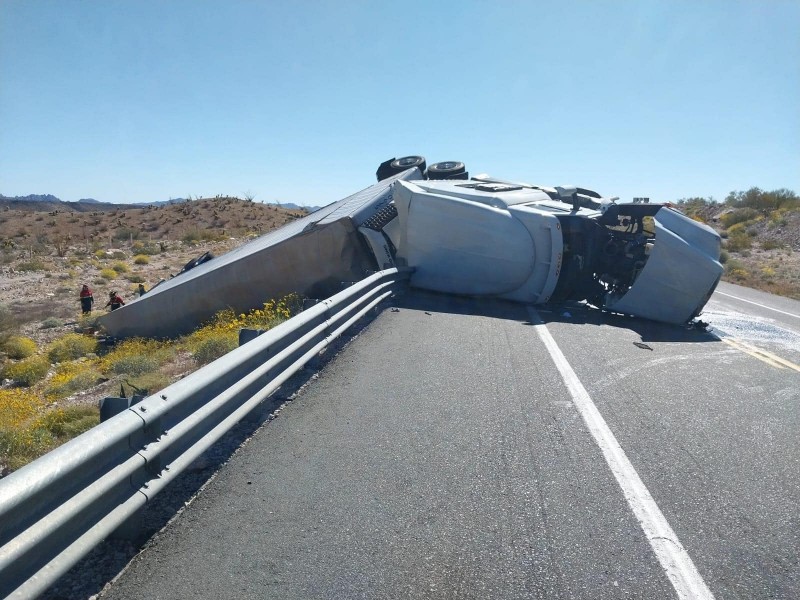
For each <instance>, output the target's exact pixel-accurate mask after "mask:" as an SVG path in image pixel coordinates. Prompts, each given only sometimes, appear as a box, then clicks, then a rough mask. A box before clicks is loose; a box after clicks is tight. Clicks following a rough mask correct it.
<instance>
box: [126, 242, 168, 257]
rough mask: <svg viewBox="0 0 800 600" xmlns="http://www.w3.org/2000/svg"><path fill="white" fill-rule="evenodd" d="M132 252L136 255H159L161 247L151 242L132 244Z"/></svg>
mask: <svg viewBox="0 0 800 600" xmlns="http://www.w3.org/2000/svg"><path fill="white" fill-rule="evenodd" d="M132 248H133V251H134V252H135V253H136V254H137V255H140V256H141V255H150V256H152V255H154V254H160V253H161V246H159V245H158V244H156V243H153V242H146V243H145V242H138V241H137V242H133V246H132Z"/></svg>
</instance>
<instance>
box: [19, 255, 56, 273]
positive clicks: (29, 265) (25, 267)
mask: <svg viewBox="0 0 800 600" xmlns="http://www.w3.org/2000/svg"><path fill="white" fill-rule="evenodd" d="M16 268H17V271H26V272H27V271H47V270H48V269H49V267H48V266H47V265H46V264H45V263H44V262H42V261H41V260H39V259H38V258H34V259H31V260H26V261H23V262H21V263H18V264H17V267H16Z"/></svg>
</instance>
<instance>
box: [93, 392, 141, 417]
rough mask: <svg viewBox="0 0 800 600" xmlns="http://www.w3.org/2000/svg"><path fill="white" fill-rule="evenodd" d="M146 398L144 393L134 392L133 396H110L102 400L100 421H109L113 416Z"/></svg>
mask: <svg viewBox="0 0 800 600" xmlns="http://www.w3.org/2000/svg"><path fill="white" fill-rule="evenodd" d="M142 400H144V395H143V394H134V395H133V397H132V398H119V397H115V396H110V397H108V398H102V399H101V400H100V422H101V423H102V422H103V421H108V420H109V419H110V418H111V417H113V416H116V415H118V414H119V413H121V412H123V411H126V410H128V409H129V408H130V407H131V406H133V405H134V404H136V403H137V402H141V401H142Z"/></svg>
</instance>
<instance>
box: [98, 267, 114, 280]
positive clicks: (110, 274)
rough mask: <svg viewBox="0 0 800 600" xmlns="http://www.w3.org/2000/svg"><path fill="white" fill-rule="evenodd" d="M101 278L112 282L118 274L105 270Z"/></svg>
mask: <svg viewBox="0 0 800 600" xmlns="http://www.w3.org/2000/svg"><path fill="white" fill-rule="evenodd" d="M100 277H102V278H103V279H107V280H108V281H112V280H114V279H116V278H117V272H116V271H115V270H114V269H103V270H102V271H100Z"/></svg>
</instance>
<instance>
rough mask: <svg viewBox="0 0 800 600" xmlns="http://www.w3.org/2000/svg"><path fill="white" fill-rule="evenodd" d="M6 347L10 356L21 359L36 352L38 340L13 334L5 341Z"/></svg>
mask: <svg viewBox="0 0 800 600" xmlns="http://www.w3.org/2000/svg"><path fill="white" fill-rule="evenodd" d="M4 349H5V351H6V354H8V357H9V358H13V359H15V360H20V359H22V358H28V357H29V356H33V354H35V353H36V342H34V341H33V340H32V339H31V338H27V337H22V336H13V337H10V338H9V339H8V341H7V342H6V343H5V345H4Z"/></svg>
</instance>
